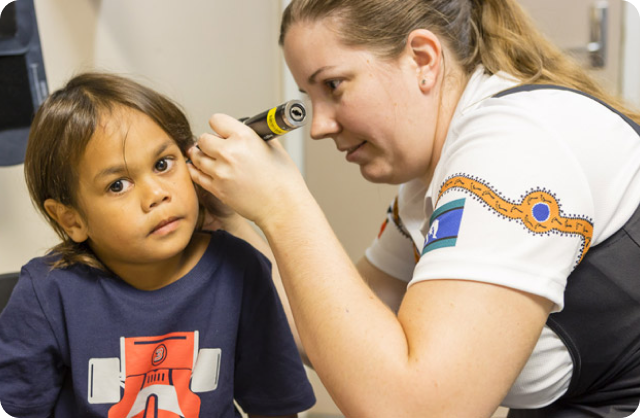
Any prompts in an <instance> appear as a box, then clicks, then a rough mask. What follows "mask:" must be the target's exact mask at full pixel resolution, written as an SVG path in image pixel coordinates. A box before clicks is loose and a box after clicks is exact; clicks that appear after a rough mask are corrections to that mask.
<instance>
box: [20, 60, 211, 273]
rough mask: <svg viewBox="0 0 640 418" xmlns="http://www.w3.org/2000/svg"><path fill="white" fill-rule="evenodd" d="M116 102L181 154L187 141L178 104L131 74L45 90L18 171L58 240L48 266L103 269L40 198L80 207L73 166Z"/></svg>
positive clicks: (88, 77) (97, 76)
mask: <svg viewBox="0 0 640 418" xmlns="http://www.w3.org/2000/svg"><path fill="white" fill-rule="evenodd" d="M117 107H127V108H130V109H135V110H138V111H140V112H142V113H144V114H146V115H147V116H149V117H150V118H151V119H152V120H153V121H154V122H155V123H157V124H158V126H160V127H161V128H162V129H163V130H164V131H165V132H166V133H167V134H168V135H169V136H170V137H171V138H173V140H174V141H175V142H176V144H177V145H178V147H179V148H180V149H181V150H182V152H183V154H186V151H187V149H189V147H191V146H192V145H193V139H194V138H193V134H192V132H191V128H190V125H189V122H188V120H187V118H186V116H185V115H184V113H183V112H182V111H181V110H180V108H179V107H178V106H177V105H176V104H174V103H173V102H172V101H171V100H169V99H168V98H166V97H165V96H163V95H161V94H159V93H157V92H156V91H154V90H152V89H150V88H148V87H145V86H143V85H141V84H139V83H137V82H135V81H133V80H131V79H128V78H125V77H122V76H118V75H114V74H106V73H96V72H94V73H84V74H80V75H78V76H76V77H74V78H72V79H71V80H70V81H69V82H68V83H67V85H66V86H64V87H63V88H61V89H60V90H58V91H56V92H54V93H53V94H51V95H50V96H49V97H48V98H47V99H46V100H45V102H44V103H43V104H42V105H41V106H40V108H39V109H38V111H37V113H36V115H35V118H34V120H33V122H32V124H31V130H30V132H29V140H28V143H27V152H26V156H25V163H24V172H25V179H26V183H27V187H28V189H29V194H30V196H31V200H32V202H33V204H34V206H35V207H36V208H37V209H38V210H39V211H40V212H41V213H42V214H43V215H44V217H45V219H46V220H47V222H48V223H49V224H50V225H51V227H52V228H53V229H54V230H55V232H56V233H57V234H58V236H59V237H60V239H61V240H62V242H61V243H60V244H58V245H57V246H55V247H54V248H52V250H51V254H52V255H56V256H59V257H56V258H55V259H53V260H54V261H53V268H63V267H68V266H71V265H73V264H85V265H88V266H91V267H94V268H99V269H103V270H104V269H105V267H104V266H103V264H102V263H101V262H100V260H98V259H97V258H96V257H95V255H94V254H93V252H92V251H91V249H90V248H89V246H88V245H87V244H86V243H76V242H74V241H73V240H72V239H71V238H70V237H69V236H68V235H67V233H66V232H65V230H64V229H63V228H62V227H61V226H60V225H58V223H57V222H56V221H55V219H53V218H52V217H51V216H50V215H49V213H48V212H47V211H46V210H45V207H44V203H45V201H46V200H47V199H54V200H56V201H58V202H60V203H62V204H64V205H67V206H70V207H74V208H76V209H77V210H80V208H79V206H78V199H77V197H78V196H77V195H76V189H77V186H78V182H79V179H78V173H77V171H76V167H77V165H78V163H79V161H80V158H82V155H83V154H84V150H85V149H86V147H87V144H88V143H89V141H90V140H91V138H92V137H93V134H94V133H95V131H96V129H97V127H98V126H99V124H100V120H101V118H102V117H104V116H108V115H109V114H110V112H112V111H113V110H115V109H116V108H117ZM200 218H202V213H201V216H200ZM199 224H200V225H201V222H200V223H199Z"/></svg>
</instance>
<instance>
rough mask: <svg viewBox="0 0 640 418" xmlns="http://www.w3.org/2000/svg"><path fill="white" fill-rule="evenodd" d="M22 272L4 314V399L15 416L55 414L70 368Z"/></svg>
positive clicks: (0, 357)
mask: <svg viewBox="0 0 640 418" xmlns="http://www.w3.org/2000/svg"><path fill="white" fill-rule="evenodd" d="M24 276H25V273H24V270H23V273H22V274H21V277H20V280H19V281H18V284H17V285H16V287H15V288H14V290H13V293H12V296H11V299H10V300H9V303H8V304H7V306H6V308H5V309H4V311H3V312H2V315H0V402H1V403H2V407H3V409H4V410H5V411H6V412H7V413H8V414H10V415H11V416H15V417H22V416H29V417H49V416H52V414H53V409H54V406H55V403H56V400H57V398H58V396H59V393H60V389H61V387H62V382H63V379H64V376H65V373H66V368H65V366H64V364H63V360H62V358H61V356H60V350H59V346H58V342H57V340H56V338H55V336H54V334H53V331H52V328H51V325H50V323H49V321H48V319H47V317H46V315H45V314H44V312H43V310H42V308H41V304H40V300H39V299H38V297H37V296H36V292H35V291H34V288H33V285H32V281H31V280H30V278H29V277H24Z"/></svg>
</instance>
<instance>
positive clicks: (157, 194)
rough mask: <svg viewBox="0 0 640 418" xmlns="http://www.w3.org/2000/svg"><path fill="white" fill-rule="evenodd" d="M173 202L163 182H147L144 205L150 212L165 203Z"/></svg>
mask: <svg viewBox="0 0 640 418" xmlns="http://www.w3.org/2000/svg"><path fill="white" fill-rule="evenodd" d="M169 200H171V194H170V193H169V191H168V190H167V188H166V187H164V185H163V183H162V182H161V181H157V180H155V181H152V180H150V181H147V182H146V184H145V194H144V201H143V205H144V206H145V208H146V209H148V210H150V209H153V208H155V207H157V206H158V205H161V204H162V203H163V202H167V201H169Z"/></svg>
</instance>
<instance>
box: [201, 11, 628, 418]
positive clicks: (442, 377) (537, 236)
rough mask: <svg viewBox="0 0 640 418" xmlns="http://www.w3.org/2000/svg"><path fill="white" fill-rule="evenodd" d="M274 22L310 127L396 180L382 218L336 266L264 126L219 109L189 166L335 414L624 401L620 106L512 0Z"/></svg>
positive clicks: (587, 407)
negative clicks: (228, 215) (283, 303)
mask: <svg viewBox="0 0 640 418" xmlns="http://www.w3.org/2000/svg"><path fill="white" fill-rule="evenodd" d="M280 43H281V45H282V46H283V48H284V54H285V58H286V61H287V64H288V66H289V68H290V70H291V72H292V74H293V76H294V78H295V80H296V82H297V84H298V86H299V87H300V90H301V91H303V92H304V93H306V94H307V95H308V96H309V99H310V100H311V103H312V106H313V121H312V124H311V136H312V137H313V138H314V139H322V138H331V139H333V140H334V141H335V143H336V146H337V148H338V150H339V151H343V152H345V154H346V159H347V161H349V162H352V163H356V164H358V165H359V166H360V170H361V173H362V175H363V176H364V177H365V178H366V179H368V180H369V181H372V182H383V183H390V184H399V185H400V189H399V195H398V198H397V199H396V201H395V202H394V204H393V205H392V207H391V208H390V211H389V223H393V224H395V225H388V226H387V227H386V228H384V230H383V232H382V233H381V235H380V236H379V237H378V239H376V241H375V242H374V243H373V245H372V246H371V248H369V250H368V251H367V254H366V257H365V258H363V259H362V260H361V261H360V262H359V263H358V265H357V267H355V266H353V265H352V264H351V262H350V261H349V259H348V257H347V256H346V254H345V253H344V251H343V250H342V248H341V246H340V243H339V242H338V241H337V239H336V237H335V235H334V234H333V232H332V231H331V228H330V227H329V225H328V223H327V221H326V220H325V218H324V216H323V214H322V211H321V210H320V208H319V207H318V205H317V204H316V202H315V201H314V199H313V197H312V196H311V194H310V193H309V191H308V189H307V188H306V186H305V185H304V182H303V180H302V178H301V176H300V175H299V173H298V172H297V171H296V169H295V167H294V164H293V163H292V162H291V160H290V159H289V158H288V156H287V155H286V153H285V152H284V151H283V149H282V147H281V146H280V145H279V144H278V142H277V141H271V142H270V143H264V141H262V140H259V139H258V138H257V137H256V135H255V134H253V133H252V131H251V130H250V129H249V128H247V127H246V126H243V125H242V124H241V123H239V122H237V121H235V120H234V119H233V118H231V117H229V116H225V115H214V116H213V117H212V118H211V120H210V124H211V126H212V128H213V129H214V131H215V132H216V133H217V135H210V134H203V135H202V136H201V137H200V139H199V143H198V144H199V148H194V149H192V150H191V152H190V156H191V158H192V161H193V164H194V166H193V167H192V177H193V178H194V180H195V181H196V182H198V183H199V184H201V185H202V186H204V187H205V188H206V189H207V190H209V191H211V192H212V193H213V194H214V195H216V196H217V197H219V198H220V199H221V200H222V201H223V202H225V203H227V204H228V205H230V206H231V207H232V208H233V209H235V210H237V212H238V213H239V214H240V215H243V216H245V217H247V218H248V219H250V220H252V221H254V222H255V223H256V224H257V225H258V226H259V227H260V228H261V229H262V231H263V232H264V233H265V236H266V237H267V239H268V241H269V244H270V246H271V249H272V250H273V253H274V255H275V259H276V260H277V264H278V267H279V270H280V274H281V275H282V280H283V282H284V287H285V289H286V293H287V296H288V299H289V302H290V304H291V310H292V312H293V316H294V318H295V322H296V324H297V328H298V332H299V334H300V338H301V340H302V344H303V345H304V348H305V351H306V354H307V355H308V357H309V359H310V361H311V363H312V364H313V366H314V368H315V370H316V371H317V373H318V375H319V376H320V378H321V379H322V381H323V383H324V384H325V386H326V387H327V389H328V390H329V392H330V394H331V395H332V397H333V399H334V400H335V402H336V404H337V405H338V407H339V408H340V409H341V410H342V411H343V412H344V413H345V415H347V416H352V417H377V416H380V417H391V416H393V417H400V416H402V417H418V416H426V417H447V418H450V417H489V416H490V415H491V414H492V413H493V411H494V410H495V409H496V408H497V407H498V406H499V405H501V404H502V405H505V406H508V407H510V408H511V411H510V416H512V417H562V418H565V417H583V416H585V417H586V416H589V417H591V416H595V417H624V416H628V415H629V414H630V413H632V412H633V411H634V410H635V409H636V408H637V406H638V400H639V399H640V366H639V364H640V354H638V353H640V350H639V349H640V332H638V331H637V326H635V323H637V322H636V320H640V305H639V304H638V301H639V300H640V291H639V290H637V289H638V286H637V285H636V284H635V283H634V282H633V280H634V279H635V278H636V277H637V273H636V272H637V269H638V268H640V249H639V248H638V245H637V242H639V241H638V238H639V237H640V226H637V225H640V212H638V213H636V209H637V208H638V205H639V204H640V140H639V139H638V133H640V128H639V127H638V126H637V125H636V124H635V122H634V121H636V122H637V121H640V115H638V114H636V113H632V112H631V111H629V110H628V109H626V108H625V107H624V106H623V105H622V104H621V103H620V102H619V101H617V100H616V99H615V98H613V97H610V96H609V95H607V94H606V93H604V92H603V91H602V90H601V89H600V88H599V87H598V86H597V85H596V83H595V82H593V81H592V80H591V79H590V78H589V77H588V76H587V75H586V74H585V73H584V72H583V71H582V70H580V69H579V67H578V66H577V65H575V64H573V63H572V62H571V61H570V60H569V59H567V58H566V57H564V56H563V55H562V54H561V53H560V52H559V51H558V50H557V49H556V48H555V47H553V46H552V45H550V44H549V43H548V42H547V41H546V40H545V39H544V37H543V36H542V35H540V34H539V33H538V32H537V31H536V30H535V29H534V28H533V26H532V25H531V23H530V21H529V20H528V18H527V17H526V15H525V14H524V13H523V11H522V10H521V9H520V7H519V6H518V5H517V4H516V3H515V1H513V0H485V1H481V0H474V1H471V0H293V1H292V2H291V4H290V5H289V7H288V8H287V9H286V11H285V13H284V16H283V22H282V27H281V38H280ZM532 84H533V85H536V87H533V88H532V87H525V88H521V89H516V90H513V88H514V87H516V86H520V85H532ZM546 85H554V86H560V87H561V88H550V87H549V86H546ZM540 86H542V87H544V88H539V87H540ZM581 92H582V93H581ZM583 93H586V94H587V95H589V96H591V97H587V96H586V95H585V94H583ZM604 103H606V105H605V104H604ZM608 106H613V108H615V109H617V111H614V110H613V109H612V108H609V107H608ZM604 141H607V143H606V144H604V143H603V142H604ZM630 237H631V238H630ZM634 240H635V241H634ZM407 283H408V286H407ZM367 284H368V285H369V286H367ZM382 300H384V301H385V302H386V303H387V305H388V306H386V305H385V304H384V303H383V302H382ZM389 307H391V309H389ZM396 309H397V314H396Z"/></svg>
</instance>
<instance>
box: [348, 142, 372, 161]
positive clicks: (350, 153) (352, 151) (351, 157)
mask: <svg viewBox="0 0 640 418" xmlns="http://www.w3.org/2000/svg"><path fill="white" fill-rule="evenodd" d="M366 143H367V141H363V142H361V143H360V144H358V145H356V146H355V147H351V148H347V149H346V150H345V151H346V152H347V161H350V162H351V161H353V160H354V158H355V153H356V152H357V151H358V150H359V149H360V148H362V146H363V145H364V144H366Z"/></svg>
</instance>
